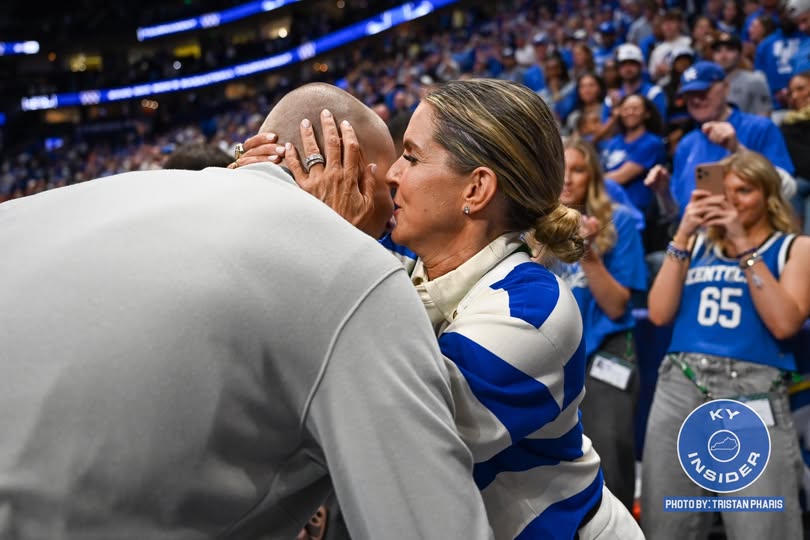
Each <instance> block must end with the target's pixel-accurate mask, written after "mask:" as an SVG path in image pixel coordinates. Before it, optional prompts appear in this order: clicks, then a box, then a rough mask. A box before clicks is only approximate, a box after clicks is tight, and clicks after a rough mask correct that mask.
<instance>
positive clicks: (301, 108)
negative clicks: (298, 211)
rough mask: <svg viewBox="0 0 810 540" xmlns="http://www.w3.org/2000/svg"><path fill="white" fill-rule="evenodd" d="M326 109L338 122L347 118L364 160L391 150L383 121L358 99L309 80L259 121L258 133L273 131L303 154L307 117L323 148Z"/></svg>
mask: <svg viewBox="0 0 810 540" xmlns="http://www.w3.org/2000/svg"><path fill="white" fill-rule="evenodd" d="M323 109H329V110H330V111H331V112H332V115H333V116H334V118H335V122H336V123H337V124H338V130H339V129H340V122H342V121H343V120H348V121H349V123H350V124H351V125H352V127H353V128H354V131H355V133H356V134H357V141H358V142H359V143H360V150H361V154H362V155H363V157H364V158H365V161H366V162H367V163H372V162H375V161H376V160H377V158H376V157H375V154H377V153H380V152H382V153H384V154H387V153H389V152H390V153H393V151H394V150H393V149H394V143H393V141H392V139H391V135H390V133H389V131H388V127H387V126H386V125H385V122H384V121H383V120H382V119H381V118H380V117H379V116H378V115H377V114H376V113H375V112H374V111H372V110H371V109H370V108H368V107H367V106H366V105H364V104H363V102H361V101H360V100H358V99H357V98H355V97H354V96H352V95H351V94H349V93H348V92H346V91H344V90H341V89H340V88H338V87H337V86H332V85H330V84H324V83H310V84H305V85H304V86H301V87H299V88H296V89H295V90H293V91H292V92H289V93H288V94H287V95H285V96H284V97H283V98H281V101H279V102H278V103H277V104H276V106H275V107H273V110H271V111H270V114H268V115H267V118H266V119H265V121H264V124H262V127H261V129H259V133H266V132H272V133H275V134H276V135H278V141H279V142H280V143H285V142H291V143H293V144H294V145H295V148H296V149H297V150H298V155H299V156H302V159H303V151H302V148H303V147H302V143H301V132H300V125H301V120H303V119H304V118H308V119H309V121H310V122H311V123H312V128H313V130H314V131H315V138H316V139H317V141H318V146H319V147H320V148H321V149H323V130H322V129H321V111H322V110H323Z"/></svg>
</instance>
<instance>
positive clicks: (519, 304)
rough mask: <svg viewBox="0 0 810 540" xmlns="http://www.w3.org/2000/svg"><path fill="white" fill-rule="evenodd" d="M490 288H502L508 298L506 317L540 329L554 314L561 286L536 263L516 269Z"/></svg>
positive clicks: (527, 263)
mask: <svg viewBox="0 0 810 540" xmlns="http://www.w3.org/2000/svg"><path fill="white" fill-rule="evenodd" d="M490 287H491V288H492V289H496V290H497V289H503V290H505V291H506V292H507V294H508V295H509V314H510V315H511V316H512V317H514V318H516V319H520V320H521V321H525V322H527V323H529V324H531V325H532V326H534V327H535V328H540V327H541V326H542V325H543V323H544V322H546V319H548V316H549V315H550V314H551V312H552V311H554V307H555V306H556V305H557V300H558V299H559V297H560V286H559V284H558V283H557V279H556V278H555V277H554V274H552V273H551V272H549V271H548V270H547V269H545V268H544V267H542V266H540V265H539V264H537V263H533V262H526V263H523V264H519V265H517V266H515V267H514V268H513V269H512V271H511V272H509V274H508V275H507V276H506V277H505V278H503V279H502V280H501V281H498V282H497V283H493V284H492V285H490Z"/></svg>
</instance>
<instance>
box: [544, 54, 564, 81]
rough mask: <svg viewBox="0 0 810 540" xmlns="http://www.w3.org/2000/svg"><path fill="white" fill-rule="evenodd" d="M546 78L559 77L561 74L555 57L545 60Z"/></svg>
mask: <svg viewBox="0 0 810 540" xmlns="http://www.w3.org/2000/svg"><path fill="white" fill-rule="evenodd" d="M545 71H546V79H559V78H560V77H561V76H562V68H561V67H560V62H559V61H558V60H556V59H554V60H548V61H547V62H546V70H545Z"/></svg>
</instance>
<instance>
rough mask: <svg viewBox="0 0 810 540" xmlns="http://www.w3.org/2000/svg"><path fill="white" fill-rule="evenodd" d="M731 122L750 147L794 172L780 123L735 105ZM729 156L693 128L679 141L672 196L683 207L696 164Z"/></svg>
mask: <svg viewBox="0 0 810 540" xmlns="http://www.w3.org/2000/svg"><path fill="white" fill-rule="evenodd" d="M728 122H729V123H730V124H731V125H732V126H734V129H735V130H736V131H737V140H738V141H740V143H741V144H742V145H743V146H745V147H746V148H748V149H749V150H754V151H756V152H759V153H760V154H763V155H764V156H765V157H766V158H768V159H769V160H770V161H771V163H773V164H774V165H776V166H777V167H781V168H782V169H784V170H785V171H787V172H788V173H790V174H793V172H794V170H795V169H794V167H793V161H791V159H790V154H788V150H787V146H786V145H785V139H784V138H783V137H782V132H781V131H780V130H779V128H778V127H776V124H774V123H773V122H771V120H770V119H768V118H763V117H762V116H757V115H754V114H748V113H744V112H742V111H740V110H739V109H737V108H735V107H732V112H731V115H730V116H729V117H728ZM728 155H729V151H728V150H726V149H725V148H723V147H722V146H720V145H717V144H714V143H713V142H711V141H710V140H709V138H708V137H706V135H704V134H703V132H702V131H701V130H700V126H698V127H697V128H695V129H693V130H692V131H690V132H689V133H687V134H686V135H684V137H683V139H681V141H680V142H679V143H678V146H677V148H675V157H674V159H673V171H672V181H671V183H670V190H671V191H672V196H673V197H674V198H675V200H676V201H677V202H678V206H679V207H680V209H681V213H683V209H684V208H685V207H686V204H687V203H688V202H689V197H691V196H692V191H694V189H695V166H696V165H700V164H701V163H707V162H713V161H720V160H721V159H723V158H725V157H726V156H728Z"/></svg>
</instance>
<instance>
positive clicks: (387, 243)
mask: <svg viewBox="0 0 810 540" xmlns="http://www.w3.org/2000/svg"><path fill="white" fill-rule="evenodd" d="M379 242H380V245H382V246H383V247H384V248H385V249H387V250H388V251H393V252H394V253H397V254H399V255H404V256H405V257H408V258H409V259H413V260H416V259H417V258H418V257H417V256H416V253H414V252H413V251H411V250H410V249H408V248H406V247H405V246H401V245H399V244H395V243H394V241H393V240H392V239H391V234H386V235H385V236H383V237H382V238H380V240H379Z"/></svg>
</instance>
